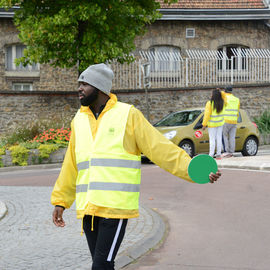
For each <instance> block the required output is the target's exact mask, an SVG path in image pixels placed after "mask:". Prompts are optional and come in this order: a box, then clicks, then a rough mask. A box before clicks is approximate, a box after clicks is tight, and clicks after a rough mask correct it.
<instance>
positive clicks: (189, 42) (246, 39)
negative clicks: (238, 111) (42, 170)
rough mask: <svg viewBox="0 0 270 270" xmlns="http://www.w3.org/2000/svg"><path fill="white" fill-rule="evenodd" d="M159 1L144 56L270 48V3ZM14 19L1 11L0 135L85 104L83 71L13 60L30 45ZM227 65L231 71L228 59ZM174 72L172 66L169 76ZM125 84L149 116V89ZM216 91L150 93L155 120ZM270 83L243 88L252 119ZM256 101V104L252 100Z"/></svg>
mask: <svg viewBox="0 0 270 270" xmlns="http://www.w3.org/2000/svg"><path fill="white" fill-rule="evenodd" d="M159 1H160V2H161V8H160V12H161V14H162V17H161V18H160V19H159V20H157V21H156V22H154V23H153V24H151V25H148V26H147V30H148V31H147V32H146V34H145V35H144V36H138V37H137V38H136V40H135V44H136V51H135V52H134V54H135V55H137V56H139V52H140V51H145V50H147V51H150V52H152V54H154V55H157V54H158V53H159V52H169V53H170V52H176V53H180V54H181V55H182V56H185V55H186V51H187V50H190V49H207V50H215V51H218V52H222V53H223V54H225V55H226V57H227V58H228V59H230V58H231V56H233V54H234V52H235V51H237V52H242V50H245V49H268V48H270V24H269V20H270V9H269V3H268V0H226V1H219V0H179V1H178V2H177V3H175V4H172V5H170V6H168V5H165V4H163V3H162V1H161V0H159ZM13 16H14V10H10V11H6V10H4V9H0V133H1V132H6V131H8V130H9V129H10V128H12V127H15V126H17V125H20V124H22V123H26V122H27V121H28V122H29V121H33V120H36V121H38V119H40V118H54V117H58V118H63V117H65V116H68V117H70V116H71V115H73V114H74V113H75V111H76V110H77V108H78V106H79V104H78V101H77V100H76V101H74V99H76V92H75V91H76V89H77V81H76V78H77V76H78V74H77V70H76V68H73V69H69V70H66V69H60V68H52V67H50V66H48V65H42V64H38V63H37V64H34V65H32V66H27V67H26V68H23V67H16V66H15V64H14V62H13V61H14V59H15V58H16V57H20V56H22V54H23V48H24V45H23V44H21V43H20V40H19V38H18V31H17V29H16V28H15V26H14V24H13V19H12V18H13ZM269 59H270V57H269ZM154 61H155V60H154ZM154 64H155V63H154ZM220 65H221V66H222V67H224V68H225V69H226V68H228V65H227V64H226V63H225V62H224V63H223V62H221V63H220ZM233 65H235V66H238V67H239V68H240V69H241V68H242V67H243V65H246V63H245V62H243V61H238V62H233ZM268 66H270V65H268ZM163 69H164V66H162V65H159V64H155V70H158V71H159V70H162V71H163ZM173 69H174V67H173V66H171V67H169V71H170V70H173ZM128 72H132V73H134V72H133V71H132V70H129V71H128ZM136 72H137V71H136ZM139 72H140V71H139ZM126 73H127V72H126ZM269 74H270V72H269ZM116 75H117V74H116ZM115 77H116V78H117V79H119V80H120V79H121V76H115ZM138 77H139V76H138ZM118 85H119V84H117V83H115V82H114V89H113V90H114V91H115V92H117V94H118V97H119V99H120V100H122V101H125V102H130V103H133V104H135V106H136V107H138V108H139V109H141V110H142V111H143V113H145V114H146V103H145V96H144V95H145V93H144V90H143V87H138V86H137V85H135V84H134V86H132V88H131V87H128V86H127V87H126V88H125V89H126V90H122V89H123V88H121V86H118ZM216 86H217V85H215V84H214V83H213V84H212V85H208V86H207V87H202V86H201V85H198V86H196V87H194V86H193V87H192V88H190V87H188V86H186V87H184V86H183V85H181V87H180V86H177V87H175V88H174V89H170V87H167V89H164V88H163V89H153V91H151V89H150V91H149V106H150V118H149V119H150V121H151V122H155V121H156V120H157V119H159V118H160V117H162V116H163V115H165V114H167V113H168V112H170V111H174V110H176V109H181V108H185V107H192V106H202V105H204V103H205V102H206V100H207V98H208V97H209V95H210V93H211V90H212V89H213V88H214V87H216ZM269 86H270V82H268V83H267V82H264V85H263V86H262V87H261V86H260V84H258V82H256V81H255V83H254V87H253V88H252V86H249V87H246V86H245V85H242V88H241V90H239V92H238V96H239V97H240V99H241V100H243V101H244V102H243V103H242V104H243V106H244V108H246V109H247V110H248V111H249V112H250V114H252V115H256V114H259V113H260V112H262V111H263V110H264V109H266V108H268V107H269V104H270V100H269V96H270V95H269V94H268V93H269ZM139 88H140V89H139ZM155 88H159V87H158V86H157V87H155ZM198 90H200V91H198ZM254 98H255V101H254V102H253V103H252V106H251V105H250V104H251V103H250V102H249V101H250V100H254ZM162 104H171V105H170V106H162ZM31 105H34V106H31Z"/></svg>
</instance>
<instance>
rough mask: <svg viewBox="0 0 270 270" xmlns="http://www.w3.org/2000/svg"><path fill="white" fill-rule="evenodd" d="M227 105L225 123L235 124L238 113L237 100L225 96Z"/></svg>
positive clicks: (232, 96)
mask: <svg viewBox="0 0 270 270" xmlns="http://www.w3.org/2000/svg"><path fill="white" fill-rule="evenodd" d="M226 98H227V105H226V106H225V113H224V120H225V122H226V123H230V124H237V118H238V111H239V103H240V101H239V98H237V97H235V96H234V95H226Z"/></svg>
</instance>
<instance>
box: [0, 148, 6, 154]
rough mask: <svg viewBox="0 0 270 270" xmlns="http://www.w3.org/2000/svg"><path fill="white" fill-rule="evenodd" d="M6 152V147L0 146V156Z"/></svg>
mask: <svg viewBox="0 0 270 270" xmlns="http://www.w3.org/2000/svg"><path fill="white" fill-rule="evenodd" d="M5 154H6V148H5V147H0V156H2V155H5Z"/></svg>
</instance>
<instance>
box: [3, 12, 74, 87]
mask: <svg viewBox="0 0 270 270" xmlns="http://www.w3.org/2000/svg"><path fill="white" fill-rule="evenodd" d="M13 16H14V9H13V10H10V11H6V10H5V9H0V90H1V91H8V90H13V91H47V90H49V91H74V90H76V87H77V83H76V78H77V75H78V74H77V71H76V68H73V69H61V68H52V67H51V66H49V65H40V64H34V65H28V66H26V67H23V66H21V65H20V66H16V65H15V63H14V60H15V58H19V57H21V56H22V55H23V49H24V47H25V46H24V45H23V44H22V43H21V42H20V39H19V37H18V30H17V29H16V27H15V26H14V24H13Z"/></svg>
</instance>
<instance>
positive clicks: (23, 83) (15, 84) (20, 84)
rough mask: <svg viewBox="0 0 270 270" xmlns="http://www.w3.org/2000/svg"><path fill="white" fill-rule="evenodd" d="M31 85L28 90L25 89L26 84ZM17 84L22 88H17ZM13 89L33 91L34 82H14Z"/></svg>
mask: <svg viewBox="0 0 270 270" xmlns="http://www.w3.org/2000/svg"><path fill="white" fill-rule="evenodd" d="M26 85H27V86H29V89H28V90H24V89H23V87H24V86H26ZM15 86H20V88H21V89H15ZM12 90H14V91H33V83H25V82H14V83H12Z"/></svg>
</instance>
